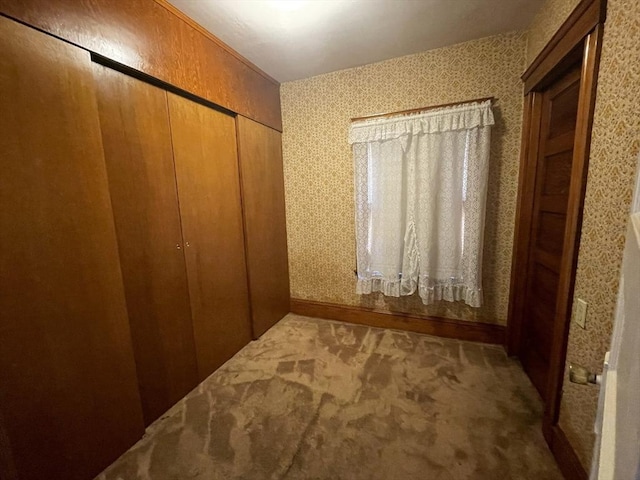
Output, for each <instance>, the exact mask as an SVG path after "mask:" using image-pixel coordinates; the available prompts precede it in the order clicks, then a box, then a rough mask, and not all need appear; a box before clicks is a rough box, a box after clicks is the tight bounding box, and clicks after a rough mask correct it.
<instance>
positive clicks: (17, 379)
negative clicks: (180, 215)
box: [0, 17, 143, 480]
mask: <svg viewBox="0 0 640 480" xmlns="http://www.w3.org/2000/svg"><path fill="white" fill-rule="evenodd" d="M0 72H1V73H0V92H1V93H0V112H1V114H0V152H1V154H0V166H1V168H2V175H1V176H0V205H2V208H0V421H3V425H2V426H0V434H2V435H3V436H4V437H5V439H4V440H3V441H2V442H0V443H2V444H3V445H4V446H5V447H6V444H7V443H8V444H9V445H10V447H11V450H12V459H11V460H10V461H6V457H7V452H6V451H5V452H3V457H4V458H5V461H3V462H2V464H0V469H6V468H9V469H10V470H13V472H12V471H8V472H7V471H1V470H0V477H2V478H5V477H6V478H11V477H14V476H15V473H16V472H17V474H18V476H19V478H20V480H32V479H53V478H60V479H62V478H64V479H73V480H86V479H87V478H92V477H93V476H94V475H96V474H97V473H99V472H100V471H101V470H102V469H103V468H104V467H106V466H107V465H108V464H109V463H111V462H112V461H113V460H114V459H115V458H117V457H118V456H119V455H120V454H121V453H122V452H123V451H125V450H126V449H127V448H128V447H129V446H131V445H132V444H133V443H134V442H135V441H136V440H137V439H138V438H140V436H141V435H142V433H143V421H142V412H141V407H140V398H139V394H138V388H137V385H136V372H135V363H134V359H133V351H132V346H131V334H130V331H129V326H128V321H127V312H126V305H125V297H124V292H123V287H122V276H121V272H120V267H119V261H118V251H117V243H116V236H115V230H114V224H113V216H112V213H111V204H110V199H109V191H108V184H107V173H106V169H105V165H104V157H103V153H102V143H101V138H100V126H99V120H98V110H97V105H96V99H95V91H94V85H93V76H92V71H91V61H90V58H89V54H88V53H87V52H85V51H83V50H80V49H78V48H75V47H73V46H71V45H68V44H66V43H64V42H62V41H60V40H57V39H54V38H52V37H49V36H47V35H45V34H43V33H40V32H38V31H36V30H32V29H30V28H28V27H25V26H23V25H20V24H17V23H14V22H12V21H10V20H8V19H7V18H3V17H0ZM6 440H8V442H7V441H6ZM7 465H9V467H7Z"/></svg>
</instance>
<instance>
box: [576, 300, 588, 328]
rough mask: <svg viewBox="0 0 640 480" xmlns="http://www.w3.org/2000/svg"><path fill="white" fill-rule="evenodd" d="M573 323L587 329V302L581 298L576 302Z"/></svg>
mask: <svg viewBox="0 0 640 480" xmlns="http://www.w3.org/2000/svg"><path fill="white" fill-rule="evenodd" d="M573 321H574V322H576V324H578V325H580V326H581V327H582V328H585V329H586V328H587V302H585V301H584V300H582V299H581V298H578V299H577V300H576V312H575V314H574V317H573Z"/></svg>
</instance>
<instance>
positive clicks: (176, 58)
mask: <svg viewBox="0 0 640 480" xmlns="http://www.w3.org/2000/svg"><path fill="white" fill-rule="evenodd" d="M0 13H3V14H5V15H7V16H10V17H13V18H15V19H17V20H20V21H21V22H24V23H26V24H29V25H33V26H34V27H36V28H39V29H42V30H43V31H45V32H49V33H51V34H53V35H56V36H58V37H60V38H62V39H64V40H67V41H69V42H71V43H73V44H75V45H78V46H80V47H82V48H85V49H87V50H89V51H91V52H95V53H98V54H100V55H102V56H104V57H106V58H108V59H111V60H113V61H115V62H119V63H121V64H123V65H126V66H128V67H131V68H133V69H135V70H138V71H141V72H144V73H146V74H148V75H151V76H152V77H155V78H158V79H160V80H162V81H164V82H167V83H169V84H171V85H174V86H176V87H178V88H181V89H183V90H186V91H188V92H190V93H192V94H194V95H197V96H199V97H202V98H204V99H206V100H209V101H211V102H213V103H215V104H217V105H220V106H222V107H225V108H227V109H229V110H232V111H234V112H237V113H240V114H242V115H245V116H247V117H249V118H252V119H254V120H256V121H258V122H260V123H264V124H265V125H269V126H270V127H272V128H275V129H277V130H282V120H281V115H280V88H279V84H278V83H277V82H276V81H274V80H273V79H271V78H270V77H268V76H267V75H266V74H264V73H262V72H261V71H260V70H259V69H257V67H255V66H253V65H251V64H250V63H249V62H247V61H246V60H244V59H242V57H240V56H239V55H238V54H236V53H235V52H233V53H231V52H232V51H231V49H230V48H229V47H226V46H222V45H223V44H222V42H220V41H219V40H218V41H217V42H216V41H214V40H213V39H212V35H207V34H205V33H203V30H202V29H198V28H194V22H192V21H186V20H185V19H184V18H183V17H182V16H179V15H177V14H176V13H175V9H173V8H170V7H168V6H166V4H165V2H160V3H159V2H155V1H153V0H127V1H121V2H114V1H111V0H57V1H55V2H52V1H50V0H0Z"/></svg>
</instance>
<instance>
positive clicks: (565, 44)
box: [522, 0, 607, 95]
mask: <svg viewBox="0 0 640 480" xmlns="http://www.w3.org/2000/svg"><path fill="white" fill-rule="evenodd" d="M606 13H607V0H582V1H581V2H580V3H579V4H578V6H577V7H576V8H575V9H574V10H573V12H572V13H571V15H569V17H568V18H567V20H565V22H564V23H563V24H562V25H561V26H560V28H559V29H558V31H557V32H556V33H555V35H554V36H553V37H551V40H549V43H547V45H546V46H545V47H544V48H543V49H542V51H541V52H540V53H539V54H538V56H537V57H536V58H535V60H534V61H533V62H531V65H529V68H527V70H526V71H525V72H524V73H523V74H522V80H523V81H524V92H525V95H526V94H527V93H529V92H530V91H531V90H533V89H534V88H536V87H539V86H540V85H541V84H542V83H543V82H544V81H545V78H546V77H547V76H549V75H550V74H552V72H553V70H554V69H556V68H557V66H558V65H559V64H561V62H562V61H563V59H565V58H566V57H567V56H568V55H570V53H571V52H572V51H573V50H574V49H575V48H576V47H578V46H579V45H581V44H582V42H583V41H584V38H585V37H586V36H587V35H588V34H589V33H590V32H591V31H592V30H593V29H594V28H595V27H596V25H598V24H599V23H600V24H602V23H604V21H605V19H606Z"/></svg>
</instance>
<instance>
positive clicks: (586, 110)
mask: <svg viewBox="0 0 640 480" xmlns="http://www.w3.org/2000/svg"><path fill="white" fill-rule="evenodd" d="M603 32H604V27H603V25H598V26H596V28H595V30H594V31H593V32H591V33H590V34H589V35H588V36H587V38H586V39H585V43H584V59H583V62H582V70H581V82H580V96H579V103H578V113H577V118H578V120H577V123H576V127H575V132H576V133H575V142H574V148H573V164H572V169H571V183H570V185H569V201H568V207H567V219H566V234H565V238H564V245H563V250H562V263H561V265H560V278H559V281H558V283H559V285H558V291H559V294H558V300H557V304H556V315H557V317H556V319H555V322H554V332H553V338H554V342H553V346H552V352H551V365H550V368H549V384H548V386H547V390H548V392H549V394H548V397H547V401H546V408H545V417H544V422H545V423H546V424H549V425H555V424H556V423H557V422H558V419H559V415H560V400H561V398H562V383H563V381H564V372H565V363H566V354H567V342H568V339H569V327H570V322H571V310H572V302H573V296H574V287H575V278H576V269H577V266H578V251H579V247H580V234H581V231H582V212H583V206H584V197H585V191H586V188H587V174H588V170H589V156H590V148H591V127H592V125H593V116H594V111H595V105H596V93H597V90H598V70H599V68H600V54H601V50H602V36H603Z"/></svg>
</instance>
